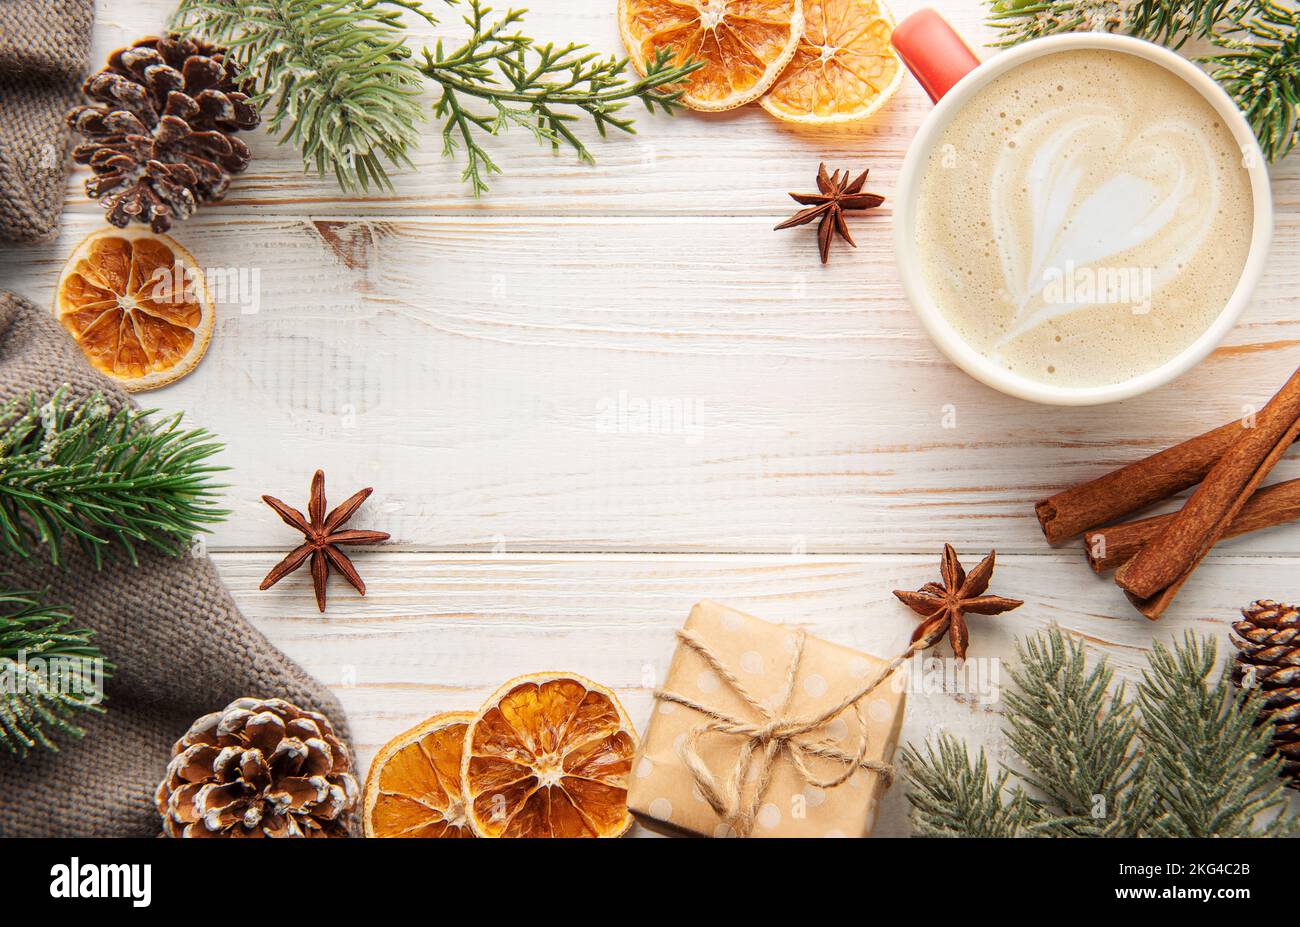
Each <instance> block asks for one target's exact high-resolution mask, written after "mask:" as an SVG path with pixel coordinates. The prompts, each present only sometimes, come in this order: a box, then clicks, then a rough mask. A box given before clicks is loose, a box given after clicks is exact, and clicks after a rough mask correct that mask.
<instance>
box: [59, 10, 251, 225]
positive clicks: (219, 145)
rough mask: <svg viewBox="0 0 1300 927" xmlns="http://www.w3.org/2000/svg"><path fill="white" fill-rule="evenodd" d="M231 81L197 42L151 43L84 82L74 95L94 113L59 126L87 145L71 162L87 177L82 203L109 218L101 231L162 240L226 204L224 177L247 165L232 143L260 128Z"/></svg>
mask: <svg viewBox="0 0 1300 927" xmlns="http://www.w3.org/2000/svg"><path fill="white" fill-rule="evenodd" d="M237 71H238V69H237V68H236V66H235V64H234V63H233V62H232V61H230V60H229V59H228V58H227V57H226V56H225V53H224V51H223V50H222V49H220V48H217V47H215V46H212V45H208V44H207V43H205V42H200V41H196V40H193V39H182V38H179V37H177V36H169V37H167V38H154V37H150V38H146V39H141V40H140V41H139V42H136V43H135V45H133V46H131V47H130V48H124V49H119V50H117V51H115V52H113V54H111V55H110V56H109V58H108V66H107V67H106V68H104V70H102V71H100V72H99V73H98V74H94V75H92V76H91V77H90V78H89V79H88V80H87V81H86V83H85V85H84V86H83V87H82V90H83V91H84V92H85V94H86V95H87V96H88V97H90V98H91V99H92V100H94V101H97V104H98V105H90V106H79V107H77V108H76V109H74V110H73V111H72V112H71V113H69V114H68V125H69V126H70V127H71V128H72V129H73V130H74V131H76V132H78V133H80V134H81V135H84V136H85V137H86V141H85V142H83V143H82V144H80V145H78V146H77V147H76V148H74V149H73V152H72V157H73V160H75V161H76V162H77V163H78V164H89V165H90V169H91V170H92V171H94V173H95V176H94V177H92V178H91V179H89V180H87V181H86V193H87V194H88V195H89V196H91V197H92V198H94V199H96V200H99V202H100V204H101V205H103V206H104V208H105V209H107V210H108V214H107V218H108V221H109V222H111V223H112V224H113V225H116V226H117V227H119V228H125V227H126V226H127V224H128V223H129V222H131V221H132V220H135V221H137V222H147V223H148V224H149V225H150V226H151V227H152V228H153V230H154V231H155V232H165V231H167V230H168V229H169V228H170V227H171V224H172V222H173V221H179V220H182V219H186V218H188V217H189V216H191V215H193V213H194V212H195V211H196V210H197V209H198V208H199V206H201V205H202V204H203V203H206V202H209V201H212V200H219V199H221V198H222V197H223V196H224V195H225V192H226V187H227V186H228V185H229V183H230V175H231V174H237V173H239V172H240V171H242V170H244V168H246V167H247V166H248V162H249V159H250V157H251V154H250V153H249V150H248V146H247V145H245V144H244V143H243V142H242V141H240V140H239V139H237V138H235V135H234V133H235V132H238V131H240V130H243V129H251V128H253V127H254V126H256V125H257V124H258V122H259V121H260V118H259V116H258V113H257V108H256V107H255V106H254V105H253V104H252V103H251V102H250V101H249V98H248V96H247V95H245V94H244V93H243V92H241V90H240V87H239V84H238V82H237V81H236V74H237Z"/></svg>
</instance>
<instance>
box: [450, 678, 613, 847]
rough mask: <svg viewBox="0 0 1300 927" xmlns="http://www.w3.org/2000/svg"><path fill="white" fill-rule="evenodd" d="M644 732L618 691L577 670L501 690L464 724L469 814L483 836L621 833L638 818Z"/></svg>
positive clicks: (513, 683) (463, 763) (521, 681)
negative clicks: (630, 799)
mask: <svg viewBox="0 0 1300 927" xmlns="http://www.w3.org/2000/svg"><path fill="white" fill-rule="evenodd" d="M636 748H637V739H636V731H635V730H634V729H633V728H632V723H631V722H630V721H628V719H627V714H626V713H625V712H624V711H623V706H622V705H620V704H619V702H618V697H617V696H615V695H614V693H613V692H611V691H610V690H609V689H607V688H605V687H604V686H602V685H598V684H597V683H594V682H592V681H591V680H590V679H584V678H583V677H581V676H575V675H573V674H572V673H536V674H533V675H530V676H520V677H518V678H517V679H512V680H510V681H509V682H507V683H506V684H505V685H504V686H502V687H501V688H500V689H498V690H497V691H496V693H495V694H493V696H492V697H491V698H489V699H488V700H487V703H486V704H485V705H484V706H483V707H482V708H481V709H479V712H478V714H476V715H475V716H474V720H473V721H472V722H471V723H470V726H469V730H468V731H466V732H465V756H464V758H463V759H462V760H461V767H460V778H461V782H462V783H464V789H465V800H466V803H467V816H468V817H469V823H470V826H471V827H473V828H474V832H475V833H476V834H478V835H479V836H480V837H618V836H621V835H622V834H624V833H626V832H627V829H628V828H629V827H631V826H632V815H631V814H629V813H628V810H627V776H628V771H629V770H630V768H631V766H632V755H633V754H634V753H636Z"/></svg>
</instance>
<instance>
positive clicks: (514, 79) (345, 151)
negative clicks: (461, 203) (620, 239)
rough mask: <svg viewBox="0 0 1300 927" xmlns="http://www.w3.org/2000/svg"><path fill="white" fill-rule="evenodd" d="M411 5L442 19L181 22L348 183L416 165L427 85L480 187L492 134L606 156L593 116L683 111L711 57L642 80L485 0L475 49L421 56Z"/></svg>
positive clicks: (309, 159) (350, 0)
mask: <svg viewBox="0 0 1300 927" xmlns="http://www.w3.org/2000/svg"><path fill="white" fill-rule="evenodd" d="M448 2H455V0H448ZM403 11H410V12H412V13H414V14H416V15H418V16H420V17H421V18H423V19H425V20H426V21H428V22H430V23H435V24H436V22H437V20H435V19H434V18H433V17H432V16H430V15H429V14H428V13H426V12H425V11H424V10H423V9H421V7H420V5H419V3H418V2H417V0H329V2H326V3H321V2H320V0H181V5H180V8H179V9H178V10H177V13H176V16H175V17H174V18H173V20H172V25H173V27H174V28H176V29H177V30H179V31H181V32H184V33H188V34H192V35H197V36H201V37H203V38H206V39H208V40H209V41H213V42H217V43H219V44H222V45H225V46H227V47H229V49H230V53H231V56H232V57H233V59H234V60H235V61H236V62H237V63H238V64H239V65H240V66H241V68H242V70H243V73H244V75H245V78H246V79H247V80H248V81H249V82H250V83H251V85H252V88H253V91H254V93H255V95H256V100H257V102H258V103H259V105H261V106H262V107H263V108H264V109H268V110H269V111H270V114H271V115H270V118H269V122H268V125H269V128H270V130H271V131H272V132H278V133H280V141H281V142H288V143H291V144H294V145H297V146H298V147H299V148H300V149H301V151H302V153H303V158H304V161H305V162H306V163H307V164H309V165H314V166H315V168H316V170H317V172H318V173H320V174H321V175H324V174H325V173H327V172H333V174H334V176H335V178H336V179H337V181H338V183H339V186H340V187H341V188H342V189H343V190H345V191H354V190H358V189H360V190H367V189H369V188H370V186H371V184H374V185H376V186H380V187H389V188H391V186H392V184H391V181H390V179H389V176H388V170H389V169H390V168H392V167H403V166H409V165H410V164H411V160H410V152H411V151H412V150H413V149H414V148H415V146H416V144H417V143H418V137H419V131H418V125H419V122H420V121H421V120H422V119H423V111H422V110H421V108H420V106H419V104H418V101H417V99H416V97H417V95H418V94H419V92H420V90H421V87H422V85H423V84H424V83H425V82H426V81H429V82H432V83H433V84H434V85H436V86H435V89H436V90H437V91H438V96H437V97H436V99H435V102H434V104H433V113H434V116H435V117H436V118H437V119H438V120H440V121H441V123H442V129H441V135H442V152H443V154H444V155H445V156H447V157H451V158H455V157H457V156H458V154H459V155H461V156H463V157H464V159H465V169H464V171H463V173H462V179H463V180H464V181H465V182H467V183H469V184H470V187H471V189H472V190H473V191H474V195H475V196H478V195H480V194H482V193H484V192H486V191H487V189H488V184H487V178H488V177H489V176H490V175H492V174H497V173H500V172H501V168H500V166H499V165H498V164H497V163H496V162H495V161H494V160H493V159H492V156H491V154H490V153H489V152H488V150H487V148H486V147H485V146H484V140H485V138H487V137H490V136H496V135H500V134H502V133H503V132H505V131H506V130H507V129H509V128H510V127H511V126H518V127H520V128H522V129H524V130H526V131H528V132H530V133H531V134H532V135H533V136H534V137H536V138H537V140H538V141H539V142H542V143H544V144H548V145H550V146H551V147H552V148H556V149H558V148H561V147H568V148H572V149H573V151H574V152H575V153H576V155H577V157H578V160H579V161H581V162H584V163H587V164H593V163H595V158H594V157H593V156H592V153H591V151H590V149H589V148H588V147H587V146H586V144H585V143H584V142H583V141H582V139H581V137H580V136H579V135H578V134H577V132H576V131H575V130H574V124H575V123H576V122H577V121H578V120H579V119H580V118H582V117H584V116H585V117H587V118H588V119H590V120H591V122H592V123H593V125H594V126H595V129H596V131H597V133H599V134H600V135H601V136H604V135H605V134H606V132H607V130H609V129H615V130H617V131H620V132H628V133H633V132H634V131H635V130H634V128H633V122H632V119H631V118H629V117H628V116H626V115H623V114H621V112H620V111H621V110H622V109H623V108H624V106H625V105H626V103H627V102H628V101H630V100H632V99H639V100H641V102H642V103H643V104H644V105H645V107H646V109H647V110H649V111H651V112H653V111H654V110H655V108H656V107H658V108H660V109H662V110H663V111H664V112H667V113H671V112H673V111H674V110H676V109H677V108H678V107H679V106H680V105H681V104H680V103H679V99H680V97H681V94H682V89H681V88H680V87H677V86H675V85H678V84H680V83H681V82H682V80H683V79H684V78H685V77H686V76H687V75H689V74H690V73H691V72H693V71H694V70H696V69H697V68H699V67H701V66H702V64H701V63H700V62H686V63H685V64H683V65H676V64H674V63H673V60H672V59H673V55H672V53H671V52H668V51H665V52H662V53H661V54H660V55H659V56H658V57H657V58H656V59H655V60H654V61H653V62H650V63H649V66H648V68H647V70H646V74H645V76H644V77H637V76H636V75H634V74H630V73H629V72H630V64H629V62H628V60H627V59H626V58H614V57H611V58H603V57H601V56H599V55H597V54H595V53H592V52H589V51H587V50H586V46H583V45H577V44H572V43H570V44H566V45H559V46H557V45H553V44H550V43H547V44H542V43H539V42H537V41H535V40H534V39H531V38H528V37H526V36H524V35H522V34H521V33H520V32H519V31H518V29H517V27H518V26H519V25H520V24H521V23H522V21H523V18H524V11H523V10H507V11H506V12H505V13H504V14H501V15H499V16H497V17H495V18H494V17H493V15H492V9H491V8H490V7H487V6H484V5H483V4H482V2H481V0H470V3H469V7H468V13H467V14H466V15H465V17H464V20H465V23H466V25H467V26H468V27H469V31H470V35H469V37H468V38H467V39H466V40H465V41H464V43H463V44H461V45H460V46H458V47H456V48H455V49H452V50H449V51H448V50H444V48H443V45H442V42H441V41H439V42H438V43H437V44H436V46H435V47H434V48H433V49H428V48H426V49H424V50H423V55H422V57H423V60H422V61H417V59H416V56H415V55H413V54H412V52H411V49H410V47H409V46H407V45H406V44H405V27H404V26H403V25H402V23H401V20H400V15H401V13H402V12H403ZM475 103H477V104H479V106H478V107H477V108H475V105H474V104H475Z"/></svg>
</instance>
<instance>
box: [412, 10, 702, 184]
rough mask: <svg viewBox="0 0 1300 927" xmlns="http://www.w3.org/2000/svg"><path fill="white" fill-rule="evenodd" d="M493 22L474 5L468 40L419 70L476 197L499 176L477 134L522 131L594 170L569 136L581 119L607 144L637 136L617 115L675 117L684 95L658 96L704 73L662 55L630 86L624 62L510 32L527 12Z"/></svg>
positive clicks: (436, 52)
mask: <svg viewBox="0 0 1300 927" xmlns="http://www.w3.org/2000/svg"><path fill="white" fill-rule="evenodd" d="M491 14H492V9H491V7H487V6H484V5H483V4H482V3H481V2H480V0H470V4H469V13H468V14H467V15H466V16H465V18H464V19H465V23H466V25H468V26H469V28H470V37H469V38H468V39H466V41H465V42H464V43H463V44H462V45H460V46H459V47H457V48H456V49H454V50H452V51H449V52H445V51H444V50H443V45H442V42H441V40H440V41H439V42H438V43H437V46H436V47H435V48H434V49H433V50H432V51H430V50H429V49H425V51H424V64H423V66H422V68H421V70H422V71H423V72H424V74H425V75H426V76H427V77H428V78H429V79H430V80H432V81H434V82H435V83H437V84H438V86H439V87H440V88H441V90H442V93H441V95H440V96H439V97H438V100H437V102H436V103H435V104H434V107H433V109H434V114H435V115H436V116H437V117H438V118H440V119H442V120H444V125H443V130H442V138H443V153H444V154H445V155H448V156H451V155H453V154H454V152H455V150H456V149H457V147H459V146H462V145H463V146H464V149H465V153H466V158H467V161H468V163H467V164H466V166H465V170H464V173H463V174H462V175H461V179H463V180H466V181H468V182H469V183H470V184H472V185H473V188H474V192H475V194H476V195H477V194H479V193H483V192H485V191H486V190H487V184H486V183H485V181H484V176H485V175H487V174H494V173H500V170H501V169H500V168H499V167H498V166H497V165H496V164H495V163H494V162H493V161H492V158H491V156H490V155H489V154H488V152H487V151H486V150H485V149H484V148H483V147H482V145H480V144H479V143H478V142H477V141H476V139H475V133H476V132H481V133H486V134H487V135H498V134H500V133H501V132H503V131H504V130H505V129H507V128H508V127H510V126H511V125H517V126H522V127H523V128H525V129H527V130H528V131H530V132H532V133H533V135H534V136H536V138H537V140H538V141H539V142H542V143H543V144H549V145H550V146H551V147H552V148H554V149H558V148H559V147H560V146H561V145H569V146H570V147H572V148H573V149H574V151H575V152H576V153H577V156H578V160H580V161H583V162H585V163H587V164H595V163H596V159H595V158H594V157H593V156H592V154H591V151H590V150H589V149H588V148H587V146H586V145H584V144H583V142H582V140H581V139H580V138H579V137H578V136H577V135H575V134H574V132H573V130H572V128H571V124H572V123H573V122H575V121H577V120H578V119H579V118H580V116H579V114H585V115H587V116H589V117H590V118H591V120H592V122H593V123H594V124H595V126H596V131H597V132H599V133H600V135H601V136H602V137H604V135H605V132H606V129H608V128H613V129H617V130H618V131H620V132H627V133H630V134H635V132H636V130H635V129H634V128H633V123H632V120H631V119H630V118H628V117H627V116H621V115H619V111H620V110H622V109H623V108H624V107H625V106H626V105H627V101H629V100H630V99H640V100H641V102H642V103H644V104H645V107H646V109H647V110H649V111H650V112H654V109H655V107H656V106H658V107H659V108H660V109H662V110H663V111H664V112H666V113H671V112H673V111H674V110H675V109H676V108H677V107H679V106H680V104H679V103H678V100H679V99H680V97H681V95H682V90H681V89H667V90H661V89H659V88H663V87H666V86H668V85H672V84H677V83H680V82H681V80H682V79H683V78H685V77H686V76H687V75H688V74H690V73H691V72H692V71H694V70H695V69H696V68H698V67H699V66H700V64H698V63H690V64H687V65H685V66H677V65H675V64H674V63H673V53H672V50H671V49H660V51H659V53H658V54H657V56H656V57H655V59H654V60H653V61H651V62H649V65H648V67H647V68H646V74H645V76H644V77H641V78H639V79H636V80H629V79H628V78H627V72H628V67H629V62H628V60H627V59H626V58H615V57H609V58H603V57H601V56H600V55H598V54H597V53H595V52H588V51H587V50H586V46H585V45H577V44H573V43H570V44H567V45H563V46H559V47H557V46H555V45H553V44H549V43H548V44H545V45H539V44H538V43H536V42H534V41H533V40H532V39H529V38H526V37H524V36H522V35H520V34H519V33H518V32H517V31H514V30H513V27H514V26H515V25H517V24H518V23H520V22H521V21H522V19H523V15H524V12H523V11H522V10H508V11H507V12H506V13H505V14H504V15H502V16H500V17H498V18H496V19H493V18H492V16H491ZM465 97H470V98H477V99H479V100H482V101H485V102H486V103H488V104H489V105H490V106H491V108H492V112H491V113H490V114H488V115H483V114H476V113H474V112H472V111H470V110H467V109H466V108H465V107H464V105H463V98H465ZM574 110H576V111H577V112H573V111H574Z"/></svg>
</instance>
